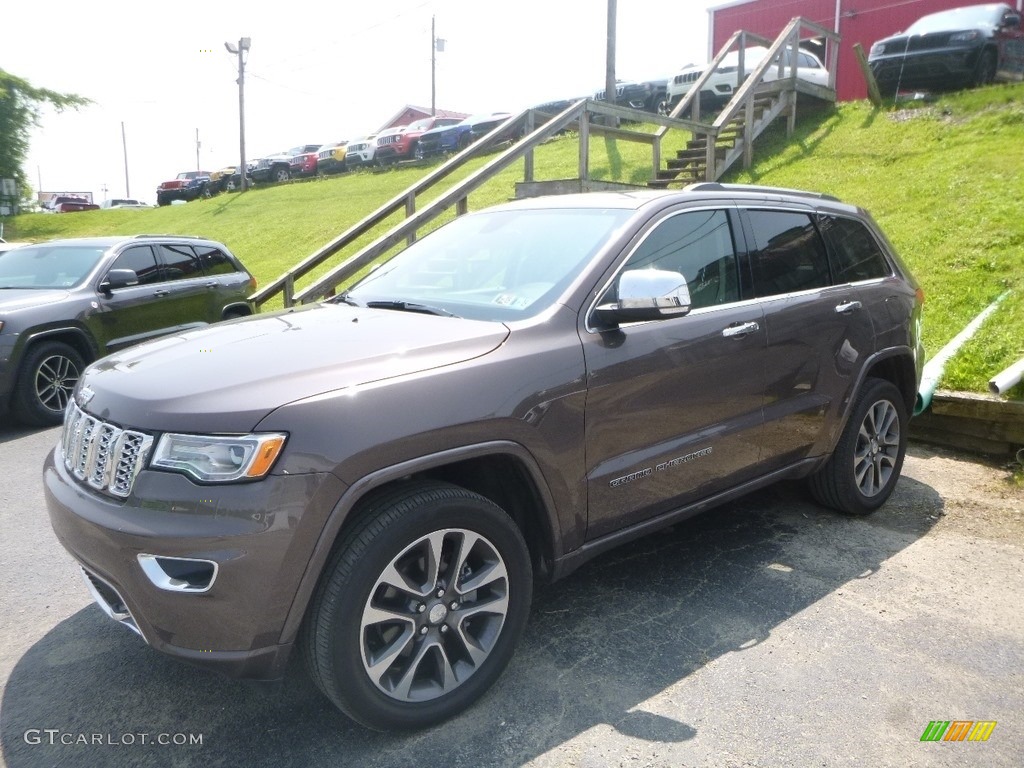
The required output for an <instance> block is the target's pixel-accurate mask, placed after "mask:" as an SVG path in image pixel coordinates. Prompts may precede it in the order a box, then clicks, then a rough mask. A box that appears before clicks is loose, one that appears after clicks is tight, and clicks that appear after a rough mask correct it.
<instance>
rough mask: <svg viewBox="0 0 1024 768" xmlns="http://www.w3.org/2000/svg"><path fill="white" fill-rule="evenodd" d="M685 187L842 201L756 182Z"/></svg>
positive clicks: (688, 188)
mask: <svg viewBox="0 0 1024 768" xmlns="http://www.w3.org/2000/svg"><path fill="white" fill-rule="evenodd" d="M685 189H686V191H687V192H761V193H763V194H768V195H795V196H797V197H813V198H815V199H817V200H831V201H833V202H836V203H841V202H843V201H842V200H840V199H839V198H838V197H836V196H835V195H828V194H825V193H824V192H807V191H805V190H802V189H789V188H788V187H762V186H760V185H758V184H722V183H720V182H717V181H699V182H697V183H696V184H690V185H689V186H687V187H686V188H685Z"/></svg>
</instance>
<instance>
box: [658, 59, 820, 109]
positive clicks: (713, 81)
mask: <svg viewBox="0 0 1024 768" xmlns="http://www.w3.org/2000/svg"><path fill="white" fill-rule="evenodd" d="M767 53H768V49H767V48H762V47H760V46H754V47H751V48H747V49H746V51H745V52H744V54H745V55H744V62H743V73H742V74H741V75H740V77H739V79H738V80H737V74H738V73H739V68H740V66H739V63H740V62H739V59H740V55H739V51H731V52H730V53H728V54H727V55H726V57H725V58H724V59H722V63H721V64H719V65H718V68H717V69H716V70H715V72H714V74H712V75H711V77H710V78H708V80H707V82H706V83H704V87H703V88H702V89H701V93H700V97H701V106H702V107H703V106H705V105H709V106H717V105H720V104H725V103H726V102H727V101H729V99H731V98H732V95H733V93H734V92H735V91H736V89H737V88H738V84H742V82H743V80H744V79H745V78H746V76H747V74H748V73H750V72H752V71H753V70H754V69H756V68H757V65H758V64H760V63H761V62H762V61H763V60H764V57H765V55H766V54H767ZM797 56H798V60H797V77H798V78H800V79H801V80H806V81H807V82H810V83H814V84H815V85H821V86H826V87H827V86H828V70H827V69H825V65H824V64H822V63H821V60H820V59H818V57H817V56H815V55H814V54H813V53H809V52H808V51H805V50H800V52H799V53H798V54H797ZM789 57H790V52H789V50H788V49H787V50H785V51H783V62H784V64H785V66H786V68H787V69H786V71H787V73H788V67H789ZM707 66H708V65H707V64H694V65H691V66H688V67H685V68H683V69H682V70H681V71H680V72H679V73H678V74H676V75H675V76H674V77H672V78H670V79H669V81H668V89H667V91H666V95H665V102H664V104H665V113H666V114H668V113H669V112H671V111H672V110H673V109H675V107H676V105H677V104H678V103H679V102H680V101H681V100H682V99H683V97H684V96H686V94H687V93H689V91H690V89H691V88H692V87H693V84H694V83H696V82H697V81H698V80H699V79H700V77H701V75H703V74H704V71H705V70H706V69H707ZM778 79H779V68H778V66H772V67H770V68H769V69H768V71H767V72H765V73H764V82H766V83H768V82H771V81H773V80H778Z"/></svg>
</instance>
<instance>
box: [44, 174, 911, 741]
mask: <svg viewBox="0 0 1024 768" xmlns="http://www.w3.org/2000/svg"><path fill="white" fill-rule="evenodd" d="M921 303H922V295H921V292H920V290H919V289H918V288H917V285H916V284H915V282H914V280H913V278H912V277H911V276H910V274H909V273H908V272H907V270H906V268H905V267H904V266H903V265H902V264H901V263H900V260H899V259H898V258H897V256H896V254H895V253H893V251H892V248H891V247H890V246H889V245H888V243H887V242H886V240H885V238H884V236H883V235H882V233H881V232H880V231H879V229H878V228H877V226H876V225H875V224H874V222H873V221H872V220H871V218H870V217H869V216H868V215H867V214H866V213H865V212H864V211H862V210H860V209H858V208H855V207H853V206H850V205H844V204H842V203H840V202H838V201H837V200H835V199H833V198H829V197H825V196H821V195H813V194H807V193H798V192H790V191H785V190H773V189H767V188H758V187H749V188H743V187H728V186H723V185H719V184H700V185H695V186H692V187H690V188H688V189H686V190H684V191H681V192H649V191H643V192H640V191H638V192H629V193H596V194H591V195H577V196H564V197H557V198H539V199H534V200H528V201H520V202H515V203H510V204H506V205H502V206H498V207H496V208H492V209H489V210H484V211H481V212H478V213H473V214H468V215H464V216H461V217H458V218H456V219H455V220H454V221H453V222H452V223H450V224H448V225H446V226H444V227H441V228H440V229H438V230H436V231H435V232H433V233H432V234H430V235H428V236H427V237H424V238H422V239H420V240H418V241H417V242H415V243H414V244H413V245H411V246H410V247H409V248H407V249H406V250H405V251H403V252H402V253H400V254H399V255H397V256H396V257H394V258H393V259H391V260H390V261H388V262H386V263H385V264H383V265H381V266H379V267H378V268H377V269H376V270H374V271H372V272H370V273H369V275H368V276H366V277H365V278H364V279H363V280H361V281H360V282H359V283H357V284H356V285H355V286H354V287H353V288H351V289H350V290H348V291H347V292H345V293H343V294H341V295H339V296H338V297H336V298H335V299H333V300H330V301H325V302H322V303H319V304H317V305H315V306H305V307H302V308H297V309H296V308H293V309H289V310H284V311H280V312H277V313H275V314H270V315H261V316H258V317H254V318H252V319H249V320H243V321H239V322H235V323H231V324H227V325H223V326H219V327H214V328H211V329H209V330H203V331H195V332H189V333H183V334H180V335H178V336H177V337H175V338H169V339H164V340H162V341H157V342H153V343H150V344H147V345H144V346H141V347H137V348H135V349H131V350H126V351H124V352H120V353H117V354H115V355H113V356H111V357H108V358H106V359H104V360H101V361H99V362H97V363H95V364H94V365H93V366H91V367H90V368H89V369H88V370H87V371H86V372H85V374H84V376H83V377H82V380H81V381H80V382H79V384H78V386H77V387H76V389H75V392H74V401H73V402H72V403H71V404H69V406H68V410H67V415H66V419H65V423H64V430H63V435H62V437H61V439H60V442H59V444H58V445H57V446H56V447H55V449H54V450H53V451H52V452H51V454H50V455H49V457H48V459H47V461H46V465H45V468H44V470H43V475H44V481H45V489H46V498H47V503H48V506H49V512H50V517H51V521H52V524H53V527H54V530H55V531H56V534H57V536H58V537H59V539H60V540H61V542H62V543H63V544H64V546H65V547H66V548H67V549H68V550H69V551H70V552H71V554H72V555H73V556H74V557H75V558H76V559H77V560H78V562H79V563H80V564H81V567H82V572H83V574H84V576H85V579H86V581H87V583H88V586H89V589H90V590H91V591H92V593H93V596H94V598H95V599H96V600H97V602H98V603H99V604H100V606H101V607H102V608H103V610H104V611H106V612H107V613H108V614H109V615H110V616H112V617H113V618H114V619H116V620H118V621H120V622H121V623H123V624H125V625H127V626H128V627H129V628H131V629H132V630H134V631H135V632H137V633H139V634H140V635H141V636H142V638H143V639H144V640H145V641H146V642H147V643H149V644H150V645H152V646H153V647H155V648H157V649H158V650H161V651H163V652H165V653H169V654H172V655H174V656H177V657H179V658H182V659H186V660H188V661H191V662H194V663H196V664H201V665H205V666H208V667H212V668H216V669H219V670H221V671H224V672H227V673H230V674H234V675H239V676H247V677H256V678H275V677H279V676H281V674H282V673H283V670H284V668H285V662H286V659H287V657H288V654H289V652H290V651H291V650H292V649H293V648H295V647H298V648H299V649H300V651H301V653H302V654H303V656H304V657H305V661H306V662H307V666H308V669H309V670H310V672H311V674H312V677H313V679H314V680H315V681H316V683H317V684H318V686H319V687H320V689H321V690H322V691H323V692H324V694H326V696H327V697H328V698H329V699H330V700H331V701H332V702H334V704H336V705H337V706H338V707H340V708H341V709H342V710H343V711H344V712H346V713H348V714H349V715H350V716H351V717H353V718H355V719H356V720H358V721H360V722H362V723H364V724H366V725H369V726H371V727H375V728H411V727H422V726H425V725H427V724H429V723H433V722H437V721H439V720H441V719H443V718H446V717H449V716H451V715H453V714H454V713H456V712H458V711H460V710H462V709H464V708H465V707H467V706H468V705H469V704H470V703H471V702H472V701H473V700H475V699H476V698H477V697H479V696H480V695H481V694H482V693H483V692H484V691H485V690H486V689H487V688H488V686H490V685H491V684H492V683H493V682H494V680H495V679H496V678H497V677H498V675H499V674H500V673H501V671H502V669H503V668H504V667H505V665H506V663H507V662H508V661H509V658H510V657H511V655H512V652H513V648H514V646H515V645H516V642H517V640H518V639H519V637H520V635H521V634H522V632H523V629H524V626H525V624H526V620H527V616H528V614H529V610H530V601H531V590H532V585H533V581H534V579H535V578H541V579H556V578H558V577H561V576H564V575H565V574H567V573H569V572H571V571H572V570H573V569H575V568H577V567H578V566H579V565H580V564H581V563H583V562H584V561H586V560H587V559H588V558H590V557H593V556H594V555H596V554H598V553H600V552H602V551H605V550H607V549H608V548H609V547H612V546H614V545H616V544H619V543H621V542H624V541H627V540H630V539H633V538H635V537H638V536H642V535H645V534H647V533H649V532H652V531H654V530H657V529H658V528H661V527H663V526H665V525H668V524H671V523H674V522H677V521H679V520H681V519H683V518H686V517H688V516H690V515H693V514H695V513H696V512H698V511H701V510H704V509H706V508H708V507H710V506H713V505H715V504H718V503H721V502H723V501H726V500H728V499H731V498H734V497H736V496H738V495H740V494H744V493H748V492H750V491H753V490H755V489H757V488H760V487H762V486H764V485H766V484H768V483H771V482H774V481H776V480H779V479H781V478H808V479H809V483H810V488H811V490H812V492H813V493H814V495H815V496H816V497H817V498H818V499H819V500H820V501H821V502H823V503H824V504H826V505H828V506H830V507H834V508H836V509H839V510H843V511H845V512H848V513H852V514H865V513H868V512H871V511H873V510H875V509H877V508H878V507H879V506H880V505H881V504H882V503H883V502H885V500H886V499H887V498H888V497H889V495H890V493H891V492H892V490H893V487H894V486H895V484H896V481H897V478H898V477H899V474H900V468H901V466H902V463H903V456H904V451H905V448H906V439H907V420H908V413H909V410H910V407H911V405H912V403H913V400H914V396H915V393H916V391H917V387H918V383H919V378H920V366H921V363H922V360H923V351H922V349H921V346H920V343H919V337H918V330H919V323H920V313H921Z"/></svg>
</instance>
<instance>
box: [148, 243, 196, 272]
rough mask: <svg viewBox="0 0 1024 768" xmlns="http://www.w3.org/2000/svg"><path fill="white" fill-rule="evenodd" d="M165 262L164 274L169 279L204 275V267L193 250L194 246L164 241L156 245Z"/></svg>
mask: <svg viewBox="0 0 1024 768" xmlns="http://www.w3.org/2000/svg"><path fill="white" fill-rule="evenodd" d="M156 247H157V249H159V251H160V257H161V259H162V260H163V262H164V274H165V275H166V278H165V279H167V280H187V279H188V278H190V277H202V276H203V268H202V266H200V264H199V259H198V257H197V256H196V254H195V253H194V252H193V251H192V246H190V245H183V244H179V243H164V244H162V245H158V246H156Z"/></svg>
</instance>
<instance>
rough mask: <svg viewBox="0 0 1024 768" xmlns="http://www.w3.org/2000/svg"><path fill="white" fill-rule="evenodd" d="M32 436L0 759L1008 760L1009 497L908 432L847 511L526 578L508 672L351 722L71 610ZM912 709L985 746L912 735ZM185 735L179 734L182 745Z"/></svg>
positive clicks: (8, 445) (6, 572)
mask: <svg viewBox="0 0 1024 768" xmlns="http://www.w3.org/2000/svg"><path fill="white" fill-rule="evenodd" d="M56 437H57V430H46V431H37V432H19V431H11V430H10V429H0V467H2V468H3V483H2V485H0V531H2V538H0V542H2V543H0V583H3V585H4V587H5V589H4V590H3V591H2V593H0V616H2V617H3V618H2V623H0V685H2V694H0V764H2V765H6V766H10V767H11V768H21V767H22V766H52V765H68V766H82V765H89V766H104V765H111V766H187V765H203V766H238V765H252V766H262V765H267V766H271V765H272V766H315V765H325V766H326V765H331V766H337V765H352V766H392V765H395V766H422V767H423V768H428V767H430V766H440V765H444V766H492V765H500V766H520V765H529V766H595V767H597V766H620V765H623V766H644V765H651V766H698V765H699V766H845V765H850V766H868V765H870V766H900V767H902V766H907V765H915V766H916V765H934V766H961V765H985V766H1015V767H1016V766H1019V765H1020V762H1021V761H1020V756H1021V755H1022V754H1024V612H1022V610H1021V606H1022V605H1024V567H1022V563H1024V490H1022V489H1021V488H1019V487H1017V486H1015V485H1013V484H1012V483H1011V482H1010V480H1009V478H1010V473H1009V471H1008V470H1007V468H1005V467H998V466H991V465H986V464H984V463H980V462H978V461H976V460H972V459H970V458H967V457H964V456H957V455H954V454H950V453H944V452H936V451H932V450H929V449H926V448H923V447H920V446H913V447H912V448H911V451H910V454H909V455H908V458H907V462H906V466H905V468H904V478H903V479H902V480H901V482H900V484H899V486H898V487H897V490H896V492H895V494H894V496H893V498H892V499H891V500H890V501H889V503H888V504H887V505H886V506H885V507H884V508H883V509H882V510H881V511H880V512H878V513H877V514H875V515H874V516H872V517H870V518H867V519H851V518H848V517H844V516H841V515H838V514H833V513H831V512H828V511H824V510H822V509H820V508H818V507H816V506H815V505H814V504H813V503H812V502H810V500H809V498H808V497H807V496H806V495H805V494H804V492H803V489H802V488H801V486H799V485H798V484H783V485H780V486H778V487H776V488H774V489H771V490H769V491H767V492H762V493H759V494H756V495H754V496H750V497H747V498H745V499H742V500H740V501H739V502H737V503H734V504H731V505H728V506H726V507H723V508H721V509H718V510H716V511H713V512H711V513H709V514H706V515H704V516H703V517H702V518H698V519H695V520H692V521H689V522H687V523H685V524H682V525H679V526H676V527H675V528H672V529H669V530H668V531H665V532H662V533H660V534H657V535H654V536H651V537H648V538H646V539H644V540H641V541H639V542H636V543H634V544H632V545H629V546H626V547H624V548H622V549H619V550H617V551H615V552H612V553H609V554H607V555H605V556H603V557H601V558H599V559H597V560H595V561H593V562H591V563H590V564H588V565H587V566H585V567H584V568H582V569H581V570H580V571H578V572H577V573H575V574H573V575H572V576H571V577H569V578H568V579H566V580H564V581H562V582H559V583H556V584H554V585H552V586H550V587H543V588H540V589H539V590H538V592H537V595H536V597H535V601H534V608H533V612H532V616H531V620H530V624H529V626H528V628H527V633H526V637H525V639H524V642H523V644H522V646H521V647H520V649H519V651H518V653H517V655H516V657H515V658H514V659H513V661H512V664H511V665H510V667H509V669H508V671H507V672H506V673H505V675H504V676H503V677H502V678H501V680H499V682H498V684H497V685H496V686H495V687H494V688H493V689H492V690H491V691H490V692H489V693H488V694H487V695H486V696H485V697H484V698H483V700H482V701H481V702H480V703H479V704H478V705H477V706H475V707H473V708H471V709H470V710H469V711H468V712H466V713H464V714H463V715H461V716H459V717H457V718H456V719H454V720H452V721H450V722H448V723H445V724H443V725H441V726H438V727H436V728H433V729H431V730H428V731H425V732H421V733H414V734H398V735H395V734H381V733H374V732H370V731H366V730H364V729H362V728H361V727H359V726H356V725H355V724H353V723H352V722H350V721H348V720H347V719H346V718H344V717H343V716H342V715H340V714H339V713H337V712H336V711H334V710H333V709H331V708H330V706H329V705H328V704H327V702H326V700H325V699H323V698H322V697H321V696H320V694H319V693H318V692H317V691H316V690H315V689H314V687H313V686H312V684H311V683H310V682H308V681H307V679H306V678H305V676H304V675H303V673H302V671H301V667H300V666H299V665H297V664H293V669H292V671H291V674H290V675H289V676H288V678H286V680H285V681H283V682H282V683H277V684H264V685H260V684H254V683H244V682H237V681H231V680H226V679H222V678H219V677H216V676H213V675H211V674H209V673H207V672H204V671H200V670H196V669H192V668H190V667H188V666H184V665H182V664H180V663H178V662H175V661H172V660H169V659H167V658H164V657H162V656H160V655H158V654H157V653H155V652H153V651H151V650H150V649H148V648H147V647H146V646H145V645H144V644H143V643H142V642H141V641H140V639H139V638H138V637H137V636H135V635H133V634H132V633H130V632H128V631H126V630H125V629H124V628H122V627H119V626H117V625H115V624H114V623H113V622H111V621H110V620H109V619H107V618H106V617H105V616H104V615H103V614H102V613H101V612H100V611H99V609H98V608H96V607H95V606H93V605H91V603H90V601H89V598H88V596H87V593H86V590H85V587H84V585H83V584H82V582H81V580H80V578H79V576H78V574H77V569H76V568H75V567H74V565H73V563H72V560H71V558H70V557H69V556H68V555H67V554H65V552H64V551H63V550H62V549H61V547H60V546H59V545H58V544H57V542H56V540H55V538H54V536H53V534H52V532H51V530H50V526H49V520H48V518H47V515H46V511H45V507H44V504H43V497H42V489H41V484H40V481H39V471H40V466H41V463H42V460H43V456H44V455H45V453H46V451H47V450H49V448H50V447H51V446H52V444H53V443H54V442H55V440H56ZM932 720H974V721H981V720H984V721H996V722H997V723H998V725H997V726H996V727H995V729H994V731H992V734H991V736H990V738H989V739H988V741H986V742H966V741H965V742H941V743H928V742H921V741H920V737H921V735H922V733H923V732H924V730H925V728H926V726H927V725H928V723H929V722H930V721H932ZM197 741H200V742H201V743H197Z"/></svg>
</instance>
